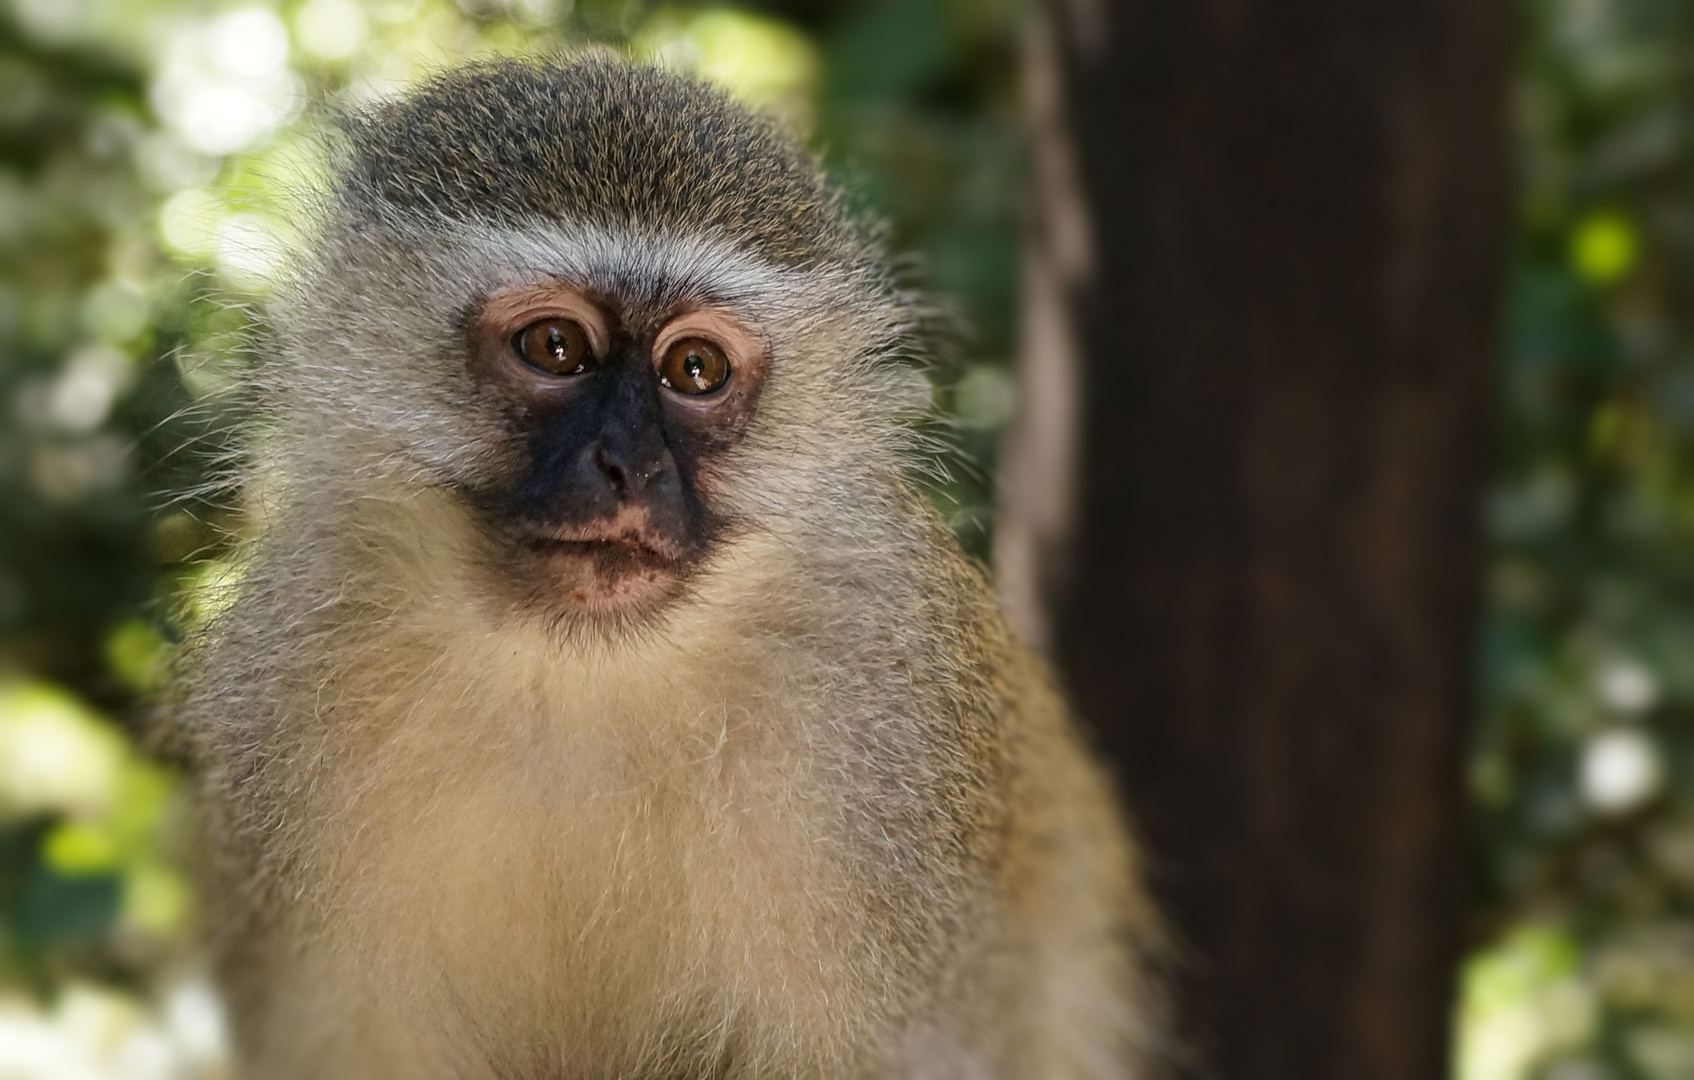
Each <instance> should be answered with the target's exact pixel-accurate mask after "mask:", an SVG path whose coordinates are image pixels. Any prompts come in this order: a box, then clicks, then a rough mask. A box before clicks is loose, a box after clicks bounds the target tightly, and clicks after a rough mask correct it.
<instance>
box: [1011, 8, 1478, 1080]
mask: <svg viewBox="0 0 1694 1080" xmlns="http://www.w3.org/2000/svg"><path fill="white" fill-rule="evenodd" d="M1047 14H1048V16H1049V18H1048V20H1047V24H1048V28H1049V29H1048V31H1047V33H1046V34H1045V35H1037V43H1036V46H1035V48H1034V50H1033V52H1034V59H1033V62H1032V64H1031V79H1030V89H1031V92H1032V99H1033V101H1034V103H1035V110H1036V113H1037V116H1038V120H1039V123H1038V130H1037V144H1038V145H1037V154H1036V165H1037V180H1038V184H1037V187H1038V190H1039V193H1040V198H1039V206H1038V209H1039V213H1038V216H1037V218H1038V220H1037V224H1038V228H1037V229H1036V233H1037V236H1036V238H1035V242H1034V244H1033V245H1032V256H1031V259H1030V263H1029V272H1028V292H1029V298H1030V308H1029V312H1028V318H1027V326H1026V333H1025V339H1026V340H1025V345H1026V355H1025V359H1024V363H1025V368H1024V371H1023V376H1022V379H1023V385H1024V402H1025V405H1026V411H1025V415H1024V417H1023V420H1022V422H1021V428H1020V430H1019V432H1018V434H1017V436H1016V438H1015V440H1014V443H1013V445H1012V447H1011V450H1010V458H1009V461H1008V467H1007V476H1008V486H1007V494H1006V498H1005V502H1004V504H1003V507H1002V513H1003V518H1002V524H1001V529H1000V534H999V539H998V541H997V544H998V546H997V561H998V562H999V564H1000V571H1001V574H1002V577H1003V580H1004V582H1005V586H1004V587H1005V594H1006V598H1007V604H1008V607H1009V609H1010V610H1011V611H1012V613H1013V615H1014V617H1015V618H1016V619H1017V621H1019V622H1020V623H1021V624H1022V626H1023V627H1024V629H1025V631H1026V633H1027V634H1028V635H1029V636H1030V637H1031V638H1032V639H1033V640H1035V641H1036V642H1037V643H1038V644H1040V645H1042V646H1044V647H1046V648H1047V649H1048V651H1049V652H1050V653H1051V654H1052V655H1053V657H1054V658H1055V660H1056V661H1057V663H1058V665H1059V667H1060V669H1061V671H1062V673H1063V675H1064V677H1065V678H1066V680H1067V681H1068V683H1069V686H1070V689H1071V690H1072V692H1073V694H1074V697H1075V700H1076V702H1077V704H1078V706H1079V708H1080V709H1081V711H1082V712H1083V714H1084V715H1085V716H1086V717H1087V718H1089V719H1090V720H1091V721H1092V722H1093V724H1094V726H1095V728H1096V729H1097V732H1098V737H1099V741H1100V743H1101V745H1102V746H1103V748H1104V749H1105V750H1106V751H1107V752H1108V753H1109V755H1110V756H1111V758H1112V759H1113V761H1114V762H1115V764H1116V767H1117V769H1118V772H1119V775H1120V777H1121V780H1122V782H1123V785H1124V788H1125V790H1126V792H1127V794H1128V795H1129V798H1130V802H1131V803H1132V805H1133V807H1134V811H1135V814H1136V816H1137V818H1138V820H1139V823H1140V826H1141V829H1142V831H1143V833H1144V835H1145V837H1146V838H1147V840H1148V843H1149V846H1150V848H1151V850H1152V853H1153V859H1154V866H1153V881H1154V886H1155V889H1156V891H1157V892H1158V894H1159V896H1160V898H1161V900H1162V902H1163V904H1164V907H1165V910H1166V912H1167V914H1168V916H1169V918H1170V921H1171V923H1172V925H1173V928H1174V930H1175V934H1176V937H1177V939H1178V946H1179V950H1180V952H1181V953H1182V956H1183V958H1182V959H1181V960H1180V961H1179V963H1178V965H1177V972H1176V975H1175V979H1174V994H1175V998H1176V1005H1177V1015H1178V1017H1179V1024H1180V1027H1179V1031H1178V1036H1179V1038H1180V1040H1182V1041H1183V1042H1185V1043H1187V1044H1188V1045H1189V1046H1191V1047H1192V1048H1193V1050H1194V1051H1195V1056H1196V1057H1197V1059H1198V1060H1199V1061H1200V1062H1201V1063H1202V1065H1203V1068H1202V1070H1201V1071H1202V1072H1204V1073H1205V1074H1207V1075H1212V1076H1217V1077H1223V1078H1227V1080H1257V1078H1266V1080H1268V1078H1273V1077H1274V1078H1289V1080H1329V1078H1333V1080H1362V1078H1369V1080H1412V1078H1417V1080H1429V1078H1434V1077H1439V1076H1442V1075H1445V1073H1446V1070H1447V1067H1448V1058H1449V1052H1450V1051H1449V1043H1450V1040H1449V1037H1448V1028H1449V1022H1450V1016H1451V1013H1452V1005H1453V995H1452V989H1453V985H1454V967H1455V962H1456V960H1457V957H1458V942H1459V920H1460V917H1461V902H1460V901H1461V896H1462V886H1463V882H1462V868H1463V865H1464V858H1463V847H1462V826H1463V811H1464V802H1463V793H1462V789H1461V756H1462V750H1463V742H1464V738H1463V736H1464V730H1465V723H1466V718H1467V716H1468V713H1469V707H1470V702H1471V689H1472V688H1471V682H1472V673H1473V663H1472V657H1473V652H1474V648H1475V632H1474V620H1475V616H1476V614H1477V597H1478V588H1477V585H1478V580H1479V572H1480V566H1481V538H1480V503H1481V493H1482V488H1483V483H1484V478H1485V470H1486V464H1487V454H1486V444H1487V438H1486V432H1487V428H1488V426H1489V420H1490V408H1489V406H1490V403H1491V402H1490V395H1489V393H1488V389H1489V384H1490V370H1491V362H1492V359H1493V357H1494V355H1495V351H1496V344H1497V342H1496V332H1497V326H1498V309H1499V306H1500V301H1501V296H1502V287H1501V286H1502V281H1503V276H1504V267H1505V256H1506V252H1507V236H1508V231H1507V230H1508V224H1509V218H1508V209H1509V198H1508V190H1509V188H1508V173H1509V166H1508V161H1509V141H1508V137H1507V130H1508V129H1507V108H1506V98H1507V94H1506V90H1507V80H1508V70H1509V53H1510V29H1511V27H1510V18H1509V15H1508V11H1507V5H1506V4H1505V3H1504V0H1427V2H1424V3H1417V4H1407V3H1402V2H1389V0H1277V2H1275V3H1268V2H1265V0H1139V2H1120V3H1106V2H1095V3H1090V2H1087V0H1051V2H1050V3H1049V4H1048V11H1047ZM1043 114H1044V115H1043ZM1066 425H1070V427H1069V428H1067V427H1066Z"/></svg>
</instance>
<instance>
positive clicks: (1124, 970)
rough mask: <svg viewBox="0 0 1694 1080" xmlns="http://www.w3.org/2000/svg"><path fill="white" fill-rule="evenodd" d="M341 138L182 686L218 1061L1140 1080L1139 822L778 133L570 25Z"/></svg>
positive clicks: (827, 200) (869, 240) (268, 360)
mask: <svg viewBox="0 0 1694 1080" xmlns="http://www.w3.org/2000/svg"><path fill="white" fill-rule="evenodd" d="M341 127H342V135H341V136H340V137H339V145H340V150H339V153H338V155H337V160H338V170H337V177H336V179H335V181H334V183H333V184H332V185H331V187H330V188H329V190H328V191H327V193H326V195H325V197H324V200H323V203H322V215H321V220H318V221H315V222H314V223H312V224H311V225H310V226H309V228H308V232H309V235H310V237H311V239H310V240H309V242H307V243H306V244H304V245H303V247H304V250H302V251H301V252H300V253H299V256H298V258H297V261H296V263H295V265H294V266H293V269H292V271H291V274H290V275H289V279H288V280H287V282H286V283H285V284H284V285H283V286H282V287H281V288H280V289H279V291H278V294H277V296H276V297H275V301H274V304H273V305H272V308H271V311H270V313H269V318H268V325H269V330H270V332H271V333H272V334H273V335H274V348H270V349H267V351H266V355H265V356H264V357H263V358H262V360H261V361H260V362H259V364H258V365H257V370H256V371H255V372H254V373H253V376H252V378H253V380H254V384H255V387H256V391H255V392H256V395H257V398H258V401H259V402H260V404H261V406H262V413H263V416H264V423H263V425H262V427H261V430H260V431H259V433H258V434H257V435H256V437H255V440H254V442H253V447H254V457H255V458H257V459H259V476H258V477H257V478H256V483H257V484H258V485H259V486H260V487H261V488H262V489H263V491H264V492H265V499H264V503H263V505H264V507H265V509H264V512H263V514H262V517H263V518H264V520H263V522H262V534H261V535H260V536H258V537H257V538H256V539H255V540H254V541H253V543H252V546H251V549H250V551H248V552H247V553H246V555H245V562H244V565H245V572H244V576H243V577H242V578H241V580H240V583H239V585H238V586H237V587H236V590H235V598H234V600H233V602H232V604H231V606H229V607H228V609H227V610H226V611H225V612H224V613H223V614H222V615H221V616H220V617H218V618H217V619H216V620H215V622H214V623H213V624H212V626H211V627H210V628H209V629H208V631H207V632H206V634H205V635H204V637H205V640H204V641H202V642H201V643H200V644H199V645H198V646H197V647H196V648H195V650H194V655H193V656H192V657H191V660H190V665H189V666H190V673H189V675H188V677H187V680H186V688H185V693H184V695H183V699H184V700H183V705H182V708H181V715H182V717H183V718H184V720H185V730H186V731H187V732H189V734H190V739H191V743H192V746H193V751H192V752H193V753H194V754H195V756H196V758H197V761H198V765H199V767H200V769H201V772H202V773H203V776H204V782H203V784H202V788H201V790H202V798H201V801H202V810H203V816H204V819H205V833H206V848H207V852H206V858H205V860H204V862H205V869H204V882H203V884H204V897H205V905H206V907H207V909H208V912H207V914H208V920H207V921H208V923H209V927H208V933H209V940H210V941H211V943H212V947H213V949H214V952H215V955H216V958H217V961H218V965H219V974H220V978H221V982H222V985H223V986H224V987H225V989H226V990H227V993H228V995H229V1000H230V1003H231V1009H232V1012H233V1018H234V1027H235V1032H236V1041H237V1046H238V1055H239V1061H240V1069H241V1071H240V1074H239V1075H240V1076H242V1077H244V1078H247V1080H294V1078H332V1080H334V1078H355V1080H366V1078H374V1080H384V1078H400V1080H411V1078H424V1080H429V1078H436V1077H453V1078H501V1080H708V1078H714V1080H731V1078H734V1080H741V1078H751V1077H807V1078H819V1080H824V1078H837V1077H843V1078H850V1077H866V1078H869V1077H909V1078H938V1080H939V1078H954V1077H956V1078H961V1080H962V1078H995V1080H1070V1078H1085V1077H1086V1078H1108V1077H1142V1076H1146V1075H1148V1073H1147V1071H1146V1070H1147V1068H1148V1066H1147V1064H1146V1062H1147V1060H1148V1054H1147V1049H1148V1047H1149V1046H1150V1045H1151V1044H1152V1043H1153V1041H1154V1039H1155V1037H1156V1034H1157V1024H1156V1022H1155V1018H1156V1015H1157V1010H1156V1007H1155V1004H1156V1001H1155V999H1156V995H1155V994H1154V993H1153V991H1152V989H1151V987H1150V982H1151V980H1150V979H1149V978H1148V976H1147V974H1146V970H1147V968H1146V962H1145V956H1146V954H1147V953H1148V951H1149V950H1150V948H1151V947H1152V946H1153V945H1154V943H1155V942H1156V930H1155V920H1154V919H1153V918H1152V915H1151V913H1150V911H1149V909H1148V905H1147V903H1146V901H1145V900H1144V899H1143V896H1142V893H1141V892H1140V891H1139V887H1138V885H1137V881H1136V865H1135V862H1136V859H1135V854H1134V850H1133V848H1132V846H1131V844H1130V842H1129V840H1128V838H1127V836H1126V833H1125V830H1124V827H1123V825H1122V823H1121V822H1120V819H1119V816H1118V813H1117V811H1116V810H1115V809H1114V804H1113V799H1112V795H1111V792H1110V791H1109V786H1108V784H1107V783H1106V781H1105V779H1104V778H1103V776H1102V774H1101V772H1100V771H1099V770H1098V769H1097V768H1096V767H1095V766H1094V765H1093V764H1092V763H1091V762H1090V761H1089V759H1088V757H1087V756H1086V754H1085V752H1084V749H1083V747H1082V745H1081V743H1080V742H1079V739H1078V735H1077V732H1076V731H1075V730H1074V728H1073V725H1072V723H1071V720H1070V718H1069V716H1068V715H1067V713H1066V710H1065V706H1064V705H1063V703H1062V702H1061V700H1060V698H1059V697H1058V696H1057V695H1056V693H1055V691H1054V689H1053V686H1052V684H1051V682H1050V679H1049V676H1048V674H1047V672H1046V670H1045V669H1044V668H1043V667H1042V665H1041V664H1040V663H1039V662H1037V661H1036V660H1035V659H1033V658H1032V657H1031V656H1030V654H1029V653H1028V652H1026V651H1025V649H1024V648H1023V647H1022V646H1020V645H1019V644H1018V643H1017V642H1016V641H1014V640H1013V639H1012V638H1011V636H1010V635H1009V633H1008V631H1007V628H1006V625H1005V623H1004V621H1003V620H1002V618H1001V615H1000V613H999V612H998V610H997V609H996V606H995V602H994V599H993V597H992V595H991V593H990V590H989V588H988V586H987V584H986V583H985V582H984V579H983V576H982V574H981V572H980V571H979V570H978V569H977V568H976V567H975V566H974V565H973V564H971V563H970V562H969V561H968V560H967V559H966V558H965V557H964V556H963V555H962V554H961V552H960V550H959V548H958V547H957V545H956V544H955V543H954V541H953V539H952V538H951V536H950V535H949V533H948V531H947V529H946V528H945V527H944V525H943V523H942V522H941V521H940V520H939V518H938V517H937V515H936V514H935V513H934V512H933V511H932V510H931V509H930V507H929V506H928V505H927V504H926V502H925V501H924V500H923V499H922V498H921V497H920V496H919V495H918V494H916V493H914V489H913V488H912V486H911V485H910V484H909V482H908V479H907V473H908V469H909V466H910V464H911V459H912V453H911V446H910V441H911V437H910V435H909V434H908V432H907V427H906V425H903V423H902V420H901V410H902V406H901V404H900V402H901V401H902V400H903V399H902V396H901V395H902V393H906V394H908V395H909V390H908V391H902V390H901V386H902V385H903V377H902V375H901V373H900V369H899V367H898V365H897V364H896V363H895V361H896V359H897V357H898V356H899V354H901V353H903V352H904V351H906V350H907V349H908V348H909V342H908V338H909V337H910V335H911V330H912V324H913V320H914V310H915V309H914V306H913V301H912V300H911V298H910V297H909V296H908V295H907V294H906V293H904V292H903V291H902V290H901V289H900V288H898V287H897V286H896V283H895V282H894V280H893V279H892V277H891V275H890V272H889V270H888V268H887V264H886V262H885V259H884V257H883V255H882V253H881V252H880V251H879V250H878V246H877V243H876V241H875V239H874V237H873V235H872V234H871V232H870V231H869V230H867V229H866V228H865V227H863V226H861V225H860V224H858V223H857V222H856V221H855V220H854V218H853V216H852V215H851V214H849V213H848V212H847V211H846V210H844V208H843V205H842V202H841V199H840V197H839V195H838V194H837V191H836V190H835V189H834V188H832V187H831V185H830V184H829V182H828V181H826V179H825V178H824V176H823V175H822V174H821V172H820V170H819V168H818V166H817V165H816V164H815V162H814V161H813V160H812V159H811V158H810V157H809V156H808V155H807V154H806V153H805V152H804V151H803V150H802V149H801V148H800V147H799V146H798V145H797V143H796V142H794V141H793V140H792V139H791V138H789V137H787V136H786V135H785V134H783V133H782V132H781V131H780V130H779V129H778V128H777V127H776V126H774V125H773V124H772V123H771V122H769V121H767V120H765V119H762V118H760V117H758V116H756V115H753V114H751V113H749V112H747V111H745V110H744V109H742V108H741V107H739V106H737V105H735V104H733V103H731V102H730V101H729V100H728V99H726V98H725V97H724V96H722V95H721V94H719V93H718V92H716V91H714V90H710V89H708V88H706V87H704V86H702V85H700V84H698V83H696V82H694V81H692V80H690V79H688V78H685V77H682V76H678V75H675V74H668V73H665V72H662V71H660V70H657V69H653V68H647V67H638V66H630V65H626V64H624V63H622V62H620V61H617V60H614V59H610V58H605V57H589V58H587V59H580V60H577V61H575V62H571V63H565V64H558V63H546V64H543V63H519V62H500V63H494V64H489V65H484V66H477V67H472V68H469V69H467V70H463V71H460V72H457V73H453V74H449V75H446V76H444V77H441V78H439V79H438V80H437V81H435V82H433V83H431V84H429V85H427V86H425V87H423V88H422V89H421V90H419V91H417V92H415V93H414V94H412V95H410V96H408V97H405V98H404V99H401V100H396V101H393V102H390V103H387V104H383V105H379V106H376V107H373V108H371V109H369V110H368V111H365V112H362V113H354V114H353V115H351V116H349V117H347V118H346V119H345V120H344V121H343V122H342V124H341Z"/></svg>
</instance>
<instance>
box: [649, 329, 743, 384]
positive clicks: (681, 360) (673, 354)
mask: <svg viewBox="0 0 1694 1080" xmlns="http://www.w3.org/2000/svg"><path fill="white" fill-rule="evenodd" d="M659 381H660V382H662V383H664V384H665V385H666V386H668V387H670V388H671V389H672V390H675V391H676V392H677V393H679V394H709V393H711V392H712V391H714V390H716V389H718V388H719V387H720V386H722V385H723V384H724V383H726V382H728V381H729V357H727V356H725V355H724V352H723V350H722V349H720V348H718V347H717V346H716V345H714V344H712V343H711V342H710V341H707V340H706V339H705V338H683V339H682V340H681V341H679V342H677V343H676V344H674V345H672V346H671V347H670V348H668V349H666V350H665V355H664V358H663V359H661V360H660V361H659Z"/></svg>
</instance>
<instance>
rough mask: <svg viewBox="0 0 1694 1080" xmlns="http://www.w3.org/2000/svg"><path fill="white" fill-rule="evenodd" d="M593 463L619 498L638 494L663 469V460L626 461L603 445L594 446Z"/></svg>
mask: <svg viewBox="0 0 1694 1080" xmlns="http://www.w3.org/2000/svg"><path fill="white" fill-rule="evenodd" d="M594 463H595V464H596V465H598V466H599V467H600V473H601V475H602V476H604V477H605V478H606V482H607V483H609V484H610V485H611V486H612V490H613V491H614V492H616V493H617V496H618V498H620V499H622V498H627V497H629V496H630V495H634V494H638V493H639V492H641V491H642V489H644V488H646V487H647V485H648V484H650V483H652V482H653V480H654V479H655V478H657V477H658V476H659V475H660V474H661V473H663V472H664V471H665V463H664V462H663V461H659V460H652V461H637V462H631V461H627V460H625V458H624V456H623V455H621V454H618V453H616V452H614V451H610V450H607V449H606V447H605V446H604V445H601V446H598V447H596V448H595V450H594Z"/></svg>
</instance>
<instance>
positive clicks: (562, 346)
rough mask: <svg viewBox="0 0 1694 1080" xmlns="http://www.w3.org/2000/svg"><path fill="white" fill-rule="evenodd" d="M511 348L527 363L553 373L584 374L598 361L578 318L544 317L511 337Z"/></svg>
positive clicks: (586, 332)
mask: <svg viewBox="0 0 1694 1080" xmlns="http://www.w3.org/2000/svg"><path fill="white" fill-rule="evenodd" d="M512 348H513V349H514V350H516V352H517V354H518V355H519V356H521V357H522V358H523V360H524V362H525V363H527V364H530V365H531V366H533V367H538V368H540V369H541V370H542V371H545V372H547V373H548V374H550V375H581V374H582V373H583V372H585V371H588V370H589V369H591V368H593V367H594V365H595V364H596V363H598V362H599V360H598V358H597V357H596V356H595V355H594V348H593V346H592V345H590V344H589V341H588V331H587V330H584V329H583V328H582V324H581V323H579V322H577V321H576V320H575V319H542V320H541V321H540V322H535V323H530V324H529V325H528V326H526V327H524V328H523V329H522V330H519V331H518V332H517V334H515V335H514V336H513V337H512Z"/></svg>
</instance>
